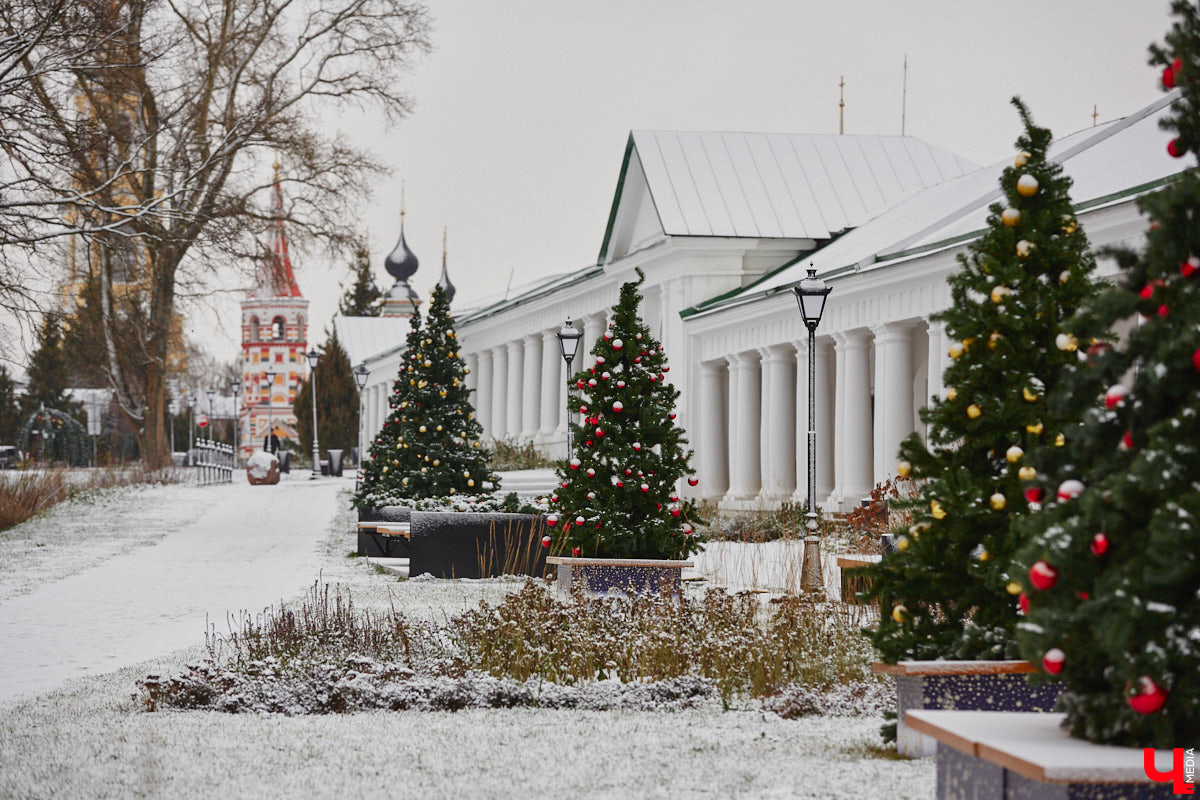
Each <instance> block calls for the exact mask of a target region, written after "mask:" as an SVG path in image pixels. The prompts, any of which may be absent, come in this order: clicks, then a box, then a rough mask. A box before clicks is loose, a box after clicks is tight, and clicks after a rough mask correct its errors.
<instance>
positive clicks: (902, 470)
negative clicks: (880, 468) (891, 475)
mask: <svg viewBox="0 0 1200 800" xmlns="http://www.w3.org/2000/svg"><path fill="white" fill-rule="evenodd" d="M896 474H897V475H899V476H900V477H901V478H907V477H908V476H909V475H912V464H910V463H908V462H907V461H901V462H900V463H899V464H897V465H896Z"/></svg>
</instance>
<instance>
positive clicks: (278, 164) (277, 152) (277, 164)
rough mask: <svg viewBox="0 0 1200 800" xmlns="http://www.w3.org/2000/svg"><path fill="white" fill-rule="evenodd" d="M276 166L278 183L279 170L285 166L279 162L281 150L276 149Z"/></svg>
mask: <svg viewBox="0 0 1200 800" xmlns="http://www.w3.org/2000/svg"><path fill="white" fill-rule="evenodd" d="M274 166H275V182H276V183H278V182H279V170H280V168H281V167H282V166H283V164H280V163H279V151H278V150H276V151H275V164H274Z"/></svg>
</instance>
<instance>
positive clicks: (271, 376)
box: [263, 369, 275, 453]
mask: <svg viewBox="0 0 1200 800" xmlns="http://www.w3.org/2000/svg"><path fill="white" fill-rule="evenodd" d="M263 374H264V375H265V376H266V378H267V438H266V440H264V442H263V449H264V450H266V451H267V452H268V453H273V452H274V451H273V450H271V434H272V433H274V431H273V430H272V425H271V405H272V403H271V393H272V392H274V391H275V370H272V369H269V370H267V371H266V372H265V373H263Z"/></svg>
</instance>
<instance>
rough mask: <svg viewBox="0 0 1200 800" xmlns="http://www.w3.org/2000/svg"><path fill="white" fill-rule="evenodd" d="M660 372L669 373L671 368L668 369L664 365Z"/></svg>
mask: <svg viewBox="0 0 1200 800" xmlns="http://www.w3.org/2000/svg"><path fill="white" fill-rule="evenodd" d="M662 371H663V372H670V371H671V368H670V367H668V366H667V365H665V364H664V365H663V370H662Z"/></svg>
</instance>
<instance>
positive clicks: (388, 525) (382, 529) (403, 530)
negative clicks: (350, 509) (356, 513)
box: [358, 522, 412, 539]
mask: <svg viewBox="0 0 1200 800" xmlns="http://www.w3.org/2000/svg"><path fill="white" fill-rule="evenodd" d="M358 529H359V530H360V531H371V532H373V533H378V534H379V535H381V536H400V537H402V538H404V539H409V538H411V531H412V528H411V526H410V524H409V523H407V522H360V523H358Z"/></svg>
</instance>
